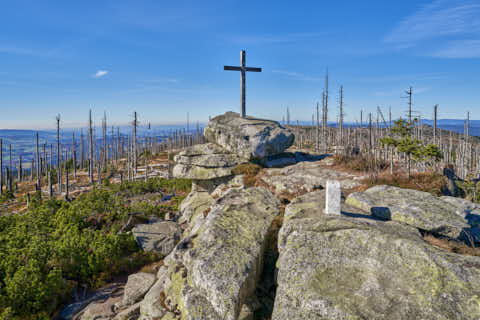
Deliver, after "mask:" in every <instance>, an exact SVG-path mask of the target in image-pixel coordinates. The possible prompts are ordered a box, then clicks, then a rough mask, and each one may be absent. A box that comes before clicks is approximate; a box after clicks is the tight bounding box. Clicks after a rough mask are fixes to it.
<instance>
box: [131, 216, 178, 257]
mask: <svg viewBox="0 0 480 320" xmlns="http://www.w3.org/2000/svg"><path fill="white" fill-rule="evenodd" d="M132 233H133V236H134V238H135V240H136V241H137V243H138V245H139V246H140V247H141V248H142V249H143V250H144V251H153V252H158V253H160V254H162V255H163V256H166V255H168V254H169V253H170V252H171V251H172V250H173V248H174V247H175V245H176V244H177V242H178V241H179V240H180V235H181V229H180V227H179V226H178V224H177V223H175V222H173V221H162V220H153V221H152V222H151V223H146V224H139V225H136V226H135V227H134V228H133V229H132Z"/></svg>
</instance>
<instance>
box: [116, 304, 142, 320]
mask: <svg viewBox="0 0 480 320" xmlns="http://www.w3.org/2000/svg"><path fill="white" fill-rule="evenodd" d="M139 316H140V302H138V303H136V304H134V305H131V306H129V307H128V308H126V309H125V310H122V311H120V312H119V313H117V315H116V316H115V318H113V319H114V320H137V319H138V317H139Z"/></svg>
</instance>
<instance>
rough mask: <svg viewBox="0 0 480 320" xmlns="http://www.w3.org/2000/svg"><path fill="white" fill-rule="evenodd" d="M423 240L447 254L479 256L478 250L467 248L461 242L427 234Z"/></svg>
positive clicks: (479, 249)
mask: <svg viewBox="0 0 480 320" xmlns="http://www.w3.org/2000/svg"><path fill="white" fill-rule="evenodd" d="M423 239H424V240H425V241H426V242H428V243H429V244H431V245H432V246H435V247H438V248H440V249H443V250H446V251H448V252H453V253H458V254H463V255H467V256H480V248H472V247H469V246H467V245H466V244H464V243H463V242H458V241H454V240H449V239H444V238H437V237H434V236H433V235H431V234H428V233H426V234H425V235H424V236H423Z"/></svg>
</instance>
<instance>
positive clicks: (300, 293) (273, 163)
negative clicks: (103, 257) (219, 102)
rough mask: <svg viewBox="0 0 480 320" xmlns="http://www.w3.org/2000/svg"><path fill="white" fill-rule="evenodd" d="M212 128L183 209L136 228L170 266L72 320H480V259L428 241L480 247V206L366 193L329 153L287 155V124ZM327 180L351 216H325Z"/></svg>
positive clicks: (229, 119) (185, 169)
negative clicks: (338, 191) (337, 184)
mask: <svg viewBox="0 0 480 320" xmlns="http://www.w3.org/2000/svg"><path fill="white" fill-rule="evenodd" d="M205 132H206V137H207V138H208V139H209V141H210V142H209V143H208V144H205V145H197V146H194V147H192V148H190V149H188V150H185V151H183V152H181V153H180V154H178V155H177V156H176V158H175V161H176V166H175V168H174V170H173V173H174V175H175V176H176V177H179V178H189V179H193V188H192V192H191V193H190V194H189V195H188V196H187V198H186V199H185V200H184V201H183V202H182V204H181V206H180V210H179V212H178V213H176V214H175V215H172V216H171V217H168V221H163V220H151V221H149V222H148V223H143V224H139V225H136V226H135V227H134V228H133V229H132V232H133V234H134V236H135V237H136V239H137V242H138V243H139V244H140V245H141V246H142V247H143V249H144V250H153V251H157V252H161V253H162V254H164V255H165V256H166V258H165V259H164V260H163V262H162V263H161V264H159V265H158V268H157V269H154V273H144V272H142V273H137V274H133V275H130V276H129V277H128V281H127V282H126V284H118V285H112V286H111V287H108V288H106V289H104V290H103V291H100V292H98V293H97V295H95V296H93V297H92V298H91V299H90V300H88V301H85V302H84V303H83V304H82V305H81V306H79V305H72V306H69V307H68V308H67V309H65V310H64V312H63V313H62V317H63V318H69V319H72V318H73V319H84V320H87V319H142V320H153V319H163V320H167V319H192V320H193V319H196V320H198V319H226V320H237V319H238V320H240V319H241V320H247V319H252V320H253V319H278V320H287V319H445V320H446V319H472V320H473V319H480V289H479V288H480V257H477V256H470V255H462V254H457V253H453V252H449V251H447V250H444V249H442V248H439V247H437V246H433V245H432V244H430V243H429V242H427V241H425V238H424V234H425V233H428V234H429V235H433V236H434V237H438V238H441V239H448V240H451V241H463V242H468V241H470V243H471V244H475V243H477V242H480V239H479V238H478V237H479V233H478V225H477V224H478V223H479V221H480V209H479V208H478V206H477V205H476V204H474V203H471V202H469V201H465V200H462V199H458V198H452V197H436V196H433V195H431V194H429V193H425V192H421V191H416V190H408V189H400V188H396V187H389V186H375V187H373V188H370V189H368V190H366V191H364V192H354V191H355V190H357V189H358V187H359V186H361V184H362V179H363V178H364V177H362V176H361V175H359V174H353V173H349V172H345V171H340V170H332V168H331V166H330V165H331V161H330V160H329V157H327V156H322V155H308V154H304V153H300V152H297V153H284V152H285V150H287V149H288V148H289V147H290V146H291V145H292V143H293V134H292V133H291V132H290V131H289V130H288V129H285V128H283V127H281V126H280V125H278V123H276V122H272V121H265V120H259V119H248V118H247V119H241V118H239V117H238V115H237V114H234V113H227V114H225V115H222V116H219V117H216V118H214V119H212V120H211V122H210V123H209V125H208V127H207V128H206V130H205ZM239 150H241V152H240V151H239ZM287 151H288V150H287ZM252 161H253V162H256V163H261V164H262V165H263V167H264V168H261V169H255V170H253V169H252V168H255V165H254V164H252V163H251V162H252ZM240 165H243V168H244V171H240V172H239V170H237V169H236V168H239V166H240ZM269 167H271V168H269ZM274 167H276V168H274ZM252 172H253V173H252ZM327 180H337V181H340V184H341V186H342V191H343V195H342V207H341V214H340V215H329V214H325V213H324V208H325V190H324V189H325V187H326V181H327Z"/></svg>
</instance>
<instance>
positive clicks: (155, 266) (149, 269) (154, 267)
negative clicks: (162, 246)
mask: <svg viewBox="0 0 480 320" xmlns="http://www.w3.org/2000/svg"><path fill="white" fill-rule="evenodd" d="M161 266H163V259H162V260H159V261H155V262H153V263H150V264H148V265H146V266H144V267H142V268H141V269H140V271H139V272H146V273H153V274H156V273H157V272H158V270H159V269H160V267H161Z"/></svg>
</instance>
